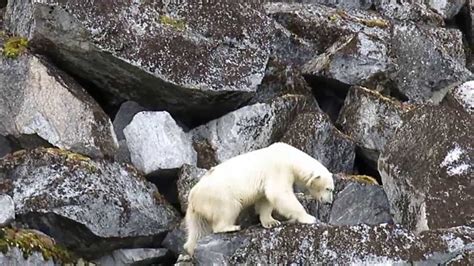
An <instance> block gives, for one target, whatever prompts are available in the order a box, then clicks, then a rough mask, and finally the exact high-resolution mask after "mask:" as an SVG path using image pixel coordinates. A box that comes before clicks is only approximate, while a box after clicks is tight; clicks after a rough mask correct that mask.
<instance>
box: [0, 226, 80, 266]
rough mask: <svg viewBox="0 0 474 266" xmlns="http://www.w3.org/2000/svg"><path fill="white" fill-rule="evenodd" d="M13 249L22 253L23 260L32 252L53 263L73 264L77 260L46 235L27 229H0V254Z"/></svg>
mask: <svg viewBox="0 0 474 266" xmlns="http://www.w3.org/2000/svg"><path fill="white" fill-rule="evenodd" d="M14 247H17V248H19V249H20V250H21V251H22V252H23V256H24V258H25V259H26V258H28V257H29V256H30V255H31V254H32V253H33V252H40V253H41V254H42V255H43V258H44V259H45V260H53V261H54V262H55V263H73V262H75V261H76V260H77V259H76V258H75V256H74V255H72V254H71V253H70V252H68V251H67V250H66V249H64V248H62V247H60V246H58V245H56V243H55V242H54V240H53V239H52V238H50V237H48V236H46V235H42V234H38V233H36V232H35V231H33V230H27V229H13V228H0V252H2V253H3V254H5V253H6V252H8V250H9V249H10V248H14Z"/></svg>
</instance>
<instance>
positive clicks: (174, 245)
mask: <svg viewBox="0 0 474 266" xmlns="http://www.w3.org/2000/svg"><path fill="white" fill-rule="evenodd" d="M184 243H186V228H185V225H184V223H183V222H182V223H181V224H180V226H178V227H176V228H175V229H173V230H171V231H170V232H169V233H168V234H167V235H166V237H165V239H164V240H163V243H161V244H162V245H163V247H165V248H167V249H168V250H169V251H171V252H172V253H174V254H175V255H178V254H184V253H185V251H184V248H183V246H184Z"/></svg>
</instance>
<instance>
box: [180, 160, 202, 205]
mask: <svg viewBox="0 0 474 266" xmlns="http://www.w3.org/2000/svg"><path fill="white" fill-rule="evenodd" d="M206 172H207V170H206V169H201V168H198V167H196V166H192V165H188V164H185V165H183V167H181V169H180V170H179V173H178V180H177V181H176V186H177V188H178V199H179V204H180V206H181V211H182V212H183V213H186V209H187V208H188V196H189V192H190V191H191V188H193V187H194V185H196V184H197V182H198V181H199V179H201V177H202V176H203V175H205V174H206Z"/></svg>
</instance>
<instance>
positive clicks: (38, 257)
mask: <svg viewBox="0 0 474 266" xmlns="http://www.w3.org/2000/svg"><path fill="white" fill-rule="evenodd" d="M25 256H26V258H25ZM0 264H1V265H44V266H54V265H59V264H56V263H54V261H52V260H45V259H44V257H43V255H42V254H41V253H40V252H38V251H35V252H33V253H32V254H30V255H26V254H25V253H24V252H23V251H21V249H19V248H17V247H14V248H11V249H9V250H8V251H7V252H6V253H3V252H0Z"/></svg>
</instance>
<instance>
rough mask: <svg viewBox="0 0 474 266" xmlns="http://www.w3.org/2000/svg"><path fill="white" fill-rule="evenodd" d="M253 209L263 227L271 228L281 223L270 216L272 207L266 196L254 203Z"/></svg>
mask: <svg viewBox="0 0 474 266" xmlns="http://www.w3.org/2000/svg"><path fill="white" fill-rule="evenodd" d="M255 211H256V212H257V214H258V215H259V218H260V223H262V226H263V227H265V228H272V227H275V226H278V225H280V224H281V223H280V221H278V220H275V219H274V218H273V217H272V211H273V207H272V205H271V204H270V202H269V201H268V200H267V199H266V198H262V199H260V200H259V201H257V202H256V203H255Z"/></svg>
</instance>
